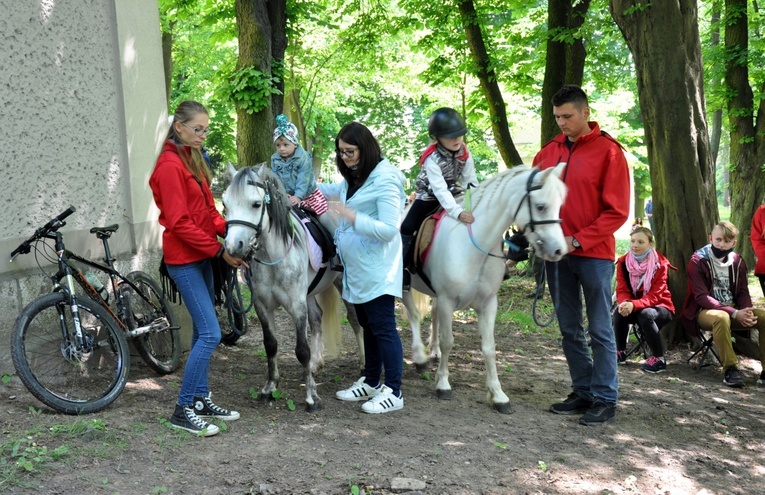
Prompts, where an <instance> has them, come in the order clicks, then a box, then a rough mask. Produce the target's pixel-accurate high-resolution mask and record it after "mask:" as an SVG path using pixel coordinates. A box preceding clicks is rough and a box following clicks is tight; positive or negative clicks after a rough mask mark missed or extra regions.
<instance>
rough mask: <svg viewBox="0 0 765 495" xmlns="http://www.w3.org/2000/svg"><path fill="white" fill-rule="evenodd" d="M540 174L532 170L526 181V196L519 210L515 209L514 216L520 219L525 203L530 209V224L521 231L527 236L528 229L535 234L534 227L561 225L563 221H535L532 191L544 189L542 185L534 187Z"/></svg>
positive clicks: (535, 169) (534, 169)
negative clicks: (536, 177) (519, 215)
mask: <svg viewBox="0 0 765 495" xmlns="http://www.w3.org/2000/svg"><path fill="white" fill-rule="evenodd" d="M538 173H539V169H538V168H533V169H531V173H530V174H529V179H528V180H527V181H526V194H524V195H523V197H522V198H521V202H520V203H518V208H516V209H515V215H513V218H518V213H519V212H520V211H521V208H522V207H523V203H524V202H525V203H526V205H528V208H529V222H528V223H527V224H526V225H524V226H523V228H522V229H521V232H522V233H523V234H524V235H525V234H526V231H527V230H528V229H531V231H532V232H534V226H535V225H549V224H552V223H561V222H562V221H563V220H561V219H560V218H551V219H549V220H534V210H533V208H532V207H531V192H532V191H538V190H540V189H542V184H537V185H536V186H534V185H532V184H533V182H534V176H535V175H537V174H538Z"/></svg>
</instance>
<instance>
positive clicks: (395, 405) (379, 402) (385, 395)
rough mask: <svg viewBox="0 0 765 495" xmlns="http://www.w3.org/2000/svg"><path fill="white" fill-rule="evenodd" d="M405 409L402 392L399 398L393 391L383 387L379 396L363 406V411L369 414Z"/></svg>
mask: <svg viewBox="0 0 765 495" xmlns="http://www.w3.org/2000/svg"><path fill="white" fill-rule="evenodd" d="M403 407H404V397H403V396H402V395H401V392H399V397H396V395H395V394H394V393H393V390H391V389H390V388H388V387H386V386H385V385H383V386H382V389H381V390H380V393H379V394H377V395H375V396H374V397H372V399H370V400H368V401H367V402H365V403H364V404H362V405H361V410H362V411H364V412H365V413H369V414H381V413H387V412H391V411H398V410H399V409H403Z"/></svg>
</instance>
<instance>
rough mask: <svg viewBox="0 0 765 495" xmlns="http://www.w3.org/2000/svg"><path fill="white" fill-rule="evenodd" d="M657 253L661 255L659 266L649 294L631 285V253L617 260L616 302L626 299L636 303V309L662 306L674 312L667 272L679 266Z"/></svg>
mask: <svg viewBox="0 0 765 495" xmlns="http://www.w3.org/2000/svg"><path fill="white" fill-rule="evenodd" d="M656 254H658V255H659V266H658V267H657V268H656V272H654V274H653V279H652V280H651V289H650V290H649V291H648V293H647V294H644V293H643V291H642V290H641V291H637V292H635V291H634V290H633V289H632V286H631V285H630V275H629V271H628V270H627V261H626V260H627V256H629V255H630V253H627V254H625V255H624V256H622V257H621V258H619V259H618V260H617V261H616V302H617V303H619V304H621V303H623V302H625V301H631V302H632V304H634V305H635V311H639V310H641V309H645V308H655V307H657V306H662V307H665V308H667V309H668V310H670V311H671V312H672V313H673V314H674V312H675V305H674V304H673V303H672V294H670V292H669V287H668V286H667V273H668V272H669V269H670V268H671V269H673V270H677V268H675V267H674V266H672V264H671V263H670V262H669V260H668V259H667V258H666V257H665V256H664V255H663V254H661V253H660V252H658V251H656Z"/></svg>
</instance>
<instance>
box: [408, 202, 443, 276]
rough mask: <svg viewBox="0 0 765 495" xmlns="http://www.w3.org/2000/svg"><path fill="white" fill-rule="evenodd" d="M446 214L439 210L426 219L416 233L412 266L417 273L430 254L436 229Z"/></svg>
mask: <svg viewBox="0 0 765 495" xmlns="http://www.w3.org/2000/svg"><path fill="white" fill-rule="evenodd" d="M445 213H446V212H445V211H444V210H443V209H439V210H438V211H437V212H435V213H434V214H433V215H431V216H429V217H428V218H426V219H425V220H424V221H423V222H422V225H420V228H419V230H418V231H417V240H416V241H415V244H414V266H415V268H416V269H417V270H418V271H419V270H421V269H422V267H423V266H425V262H426V261H427V259H428V255H429V254H430V245H431V244H432V243H433V239H435V238H436V233H438V227H439V226H440V225H441V219H442V218H443V217H444V214H445Z"/></svg>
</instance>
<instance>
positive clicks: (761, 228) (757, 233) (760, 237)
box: [749, 205, 765, 275]
mask: <svg viewBox="0 0 765 495" xmlns="http://www.w3.org/2000/svg"><path fill="white" fill-rule="evenodd" d="M749 239H750V240H751V241H752V249H754V255H755V256H757V264H756V265H754V274H755V275H765V205H761V206H760V207H759V208H757V209H756V210H755V211H754V216H753V217H752V231H751V233H750V234H749Z"/></svg>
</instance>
